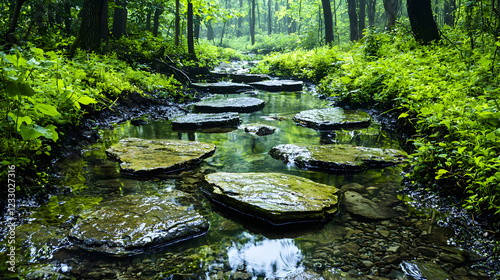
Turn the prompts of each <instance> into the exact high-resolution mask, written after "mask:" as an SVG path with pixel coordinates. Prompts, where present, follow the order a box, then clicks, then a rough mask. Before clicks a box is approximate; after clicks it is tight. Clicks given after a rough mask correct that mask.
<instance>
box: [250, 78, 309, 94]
mask: <svg viewBox="0 0 500 280" xmlns="http://www.w3.org/2000/svg"><path fill="white" fill-rule="evenodd" d="M250 85H251V86H252V87H254V88H256V89H261V90H266V91H271V92H279V91H301V90H302V86H303V85H304V83H303V82H302V81H293V80H271V81H261V82H255V83H250Z"/></svg>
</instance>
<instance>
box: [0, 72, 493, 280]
mask: <svg viewBox="0 0 500 280" xmlns="http://www.w3.org/2000/svg"><path fill="white" fill-rule="evenodd" d="M231 67H233V68H229V66H226V67H224V69H225V70H224V71H219V74H220V76H221V77H223V78H227V79H232V81H231V82H229V80H228V81H225V82H222V83H216V84H203V85H201V84H200V85H197V86H198V87H199V88H200V89H202V90H207V91H209V92H211V93H213V95H211V96H210V98H208V99H206V100H203V101H201V102H199V103H197V104H193V105H189V106H186V108H183V111H191V113H188V114H180V113H179V114H178V115H177V116H169V117H168V118H166V119H163V120H155V121H148V122H125V123H121V124H117V125H116V127H115V128H114V129H111V130H103V131H102V133H101V135H100V138H101V140H100V141H99V143H98V144H95V145H91V146H88V147H85V148H84V150H83V151H82V156H81V157H77V158H67V159H66V160H65V161H64V163H63V164H62V165H63V166H64V168H63V170H62V171H61V176H60V185H61V187H62V188H64V189H66V192H65V193H64V194H60V195H57V196H52V197H51V198H50V199H49V201H48V202H47V203H46V204H43V205H29V204H23V205H22V206H21V207H24V208H25V209H26V210H27V209H30V210H29V211H26V212H27V213H29V216H27V217H25V218H24V219H25V220H26V221H25V223H23V224H22V225H21V226H19V227H17V229H16V244H17V245H16V250H17V252H18V254H17V256H18V264H19V266H18V267H19V268H20V270H19V272H20V273H21V275H23V277H24V278H27V279H49V278H50V279H326V280H327V279H380V280H382V279H464V280H465V279H491V278H493V277H494V275H495V272H494V270H495V269H496V268H498V266H495V265H498V264H496V263H497V262H498V260H496V261H495V260H493V259H492V258H491V257H488V256H487V254H488V253H487V252H486V251H485V253H484V254H482V252H481V251H470V250H468V251H466V250H462V249H460V248H459V247H457V246H456V243H454V241H453V240H454V238H456V232H455V231H454V230H453V229H452V228H450V227H441V226H440V225H445V223H444V222H443V221H444V220H446V216H445V215H443V214H441V213H436V212H435V211H428V210H425V209H426V208H421V209H416V208H414V207H412V205H414V204H411V201H412V200H411V198H410V197H409V196H407V195H405V194H404V193H402V192H401V190H402V188H403V187H402V185H401V180H402V170H403V167H404V165H405V164H406V162H407V155H406V153H404V152H402V151H400V150H399V149H400V139H399V138H398V137H397V136H396V135H393V134H391V133H389V132H387V131H385V130H384V129H383V128H382V126H381V124H380V123H379V122H378V121H377V118H376V116H373V115H372V116H370V115H369V114H367V113H366V112H362V111H360V112H355V111H344V110H343V109H342V108H337V107H335V106H333V104H331V101H328V100H324V99H320V98H318V96H316V95H315V93H314V88H313V87H307V86H304V85H303V84H302V83H301V82H298V81H282V82H280V81H276V80H272V81H267V82H266V80H267V79H269V77H267V76H263V75H250V74H248V73H246V71H245V68H246V66H245V64H242V63H239V64H238V63H236V64H235V65H232V66H231ZM221 72H224V73H221ZM235 82H236V83H235ZM242 82H243V83H245V84H241V83H242ZM256 84H257V86H256ZM299 84H300V88H297V86H298V85H299ZM279 85H281V86H282V87H281V89H279V87H278V86H279ZM211 86H213V89H210V87H211ZM224 86H228V88H224ZM266 86H267V88H266ZM249 89H251V90H250V91H248V90H249ZM208 107H209V109H207V108H208ZM422 209H424V210H422ZM490 240H493V239H491V238H490ZM4 241H5V240H4ZM491 242H493V241H491ZM3 246H4V248H5V243H4V245H3Z"/></svg>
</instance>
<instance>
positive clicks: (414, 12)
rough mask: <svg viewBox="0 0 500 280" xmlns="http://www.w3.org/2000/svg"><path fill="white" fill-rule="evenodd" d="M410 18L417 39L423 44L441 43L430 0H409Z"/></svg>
mask: <svg viewBox="0 0 500 280" xmlns="http://www.w3.org/2000/svg"><path fill="white" fill-rule="evenodd" d="M407 9H408V17H409V19H410V24H411V29H412V31H413V35H414V36H415V39H416V40H417V41H419V42H420V43H423V44H428V43H430V42H432V41H439V39H440V36H439V31H438V29H437V25H436V22H435V21H434V17H433V16H432V8H431V1H430V0H407Z"/></svg>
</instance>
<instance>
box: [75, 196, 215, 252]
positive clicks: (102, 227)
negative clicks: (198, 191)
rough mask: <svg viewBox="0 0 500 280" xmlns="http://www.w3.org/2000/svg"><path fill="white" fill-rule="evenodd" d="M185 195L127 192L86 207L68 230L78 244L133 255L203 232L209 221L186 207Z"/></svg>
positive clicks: (101, 250)
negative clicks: (148, 194) (129, 193)
mask: <svg viewBox="0 0 500 280" xmlns="http://www.w3.org/2000/svg"><path fill="white" fill-rule="evenodd" d="M186 200H189V197H188V195H187V194H185V193H182V192H179V191H175V192H172V193H171V194H168V195H163V196H147V195H128V196H124V197H120V198H118V199H114V200H110V201H106V202H103V203H100V204H99V205H97V206H95V207H93V208H91V209H89V210H88V211H87V212H86V213H85V214H83V215H82V216H83V217H84V218H83V219H81V220H79V221H78V222H77V223H76V224H75V226H74V227H73V228H72V229H71V231H70V234H69V238H70V240H72V241H73V242H74V243H75V244H76V245H77V246H79V247H81V248H83V249H86V250H89V251H93V252H101V253H106V254H110V255H114V256H128V255H136V254H140V253H142V252H144V251H145V250H146V249H149V248H151V247H155V246H156V247H158V246H165V245H168V244H169V243H172V242H175V241H179V240H183V239H186V238H190V237H195V236H199V235H202V234H203V233H205V232H206V231H207V230H208V226H209V224H208V221H207V220H206V219H205V218H204V217H203V216H201V215H200V214H198V213H197V212H196V211H195V210H189V209H190V208H192V207H190V204H184V205H182V203H181V202H184V203H185V201H186Z"/></svg>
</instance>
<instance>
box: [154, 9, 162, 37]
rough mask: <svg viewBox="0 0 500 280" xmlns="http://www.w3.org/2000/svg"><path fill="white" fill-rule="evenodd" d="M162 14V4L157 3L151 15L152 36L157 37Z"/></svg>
mask: <svg viewBox="0 0 500 280" xmlns="http://www.w3.org/2000/svg"><path fill="white" fill-rule="evenodd" d="M161 14H163V4H162V3H159V4H158V6H156V8H155V13H154V15H153V36H154V37H158V32H159V29H160V16H161Z"/></svg>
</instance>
